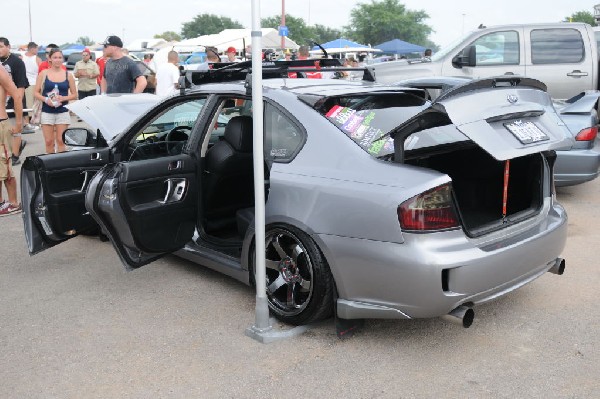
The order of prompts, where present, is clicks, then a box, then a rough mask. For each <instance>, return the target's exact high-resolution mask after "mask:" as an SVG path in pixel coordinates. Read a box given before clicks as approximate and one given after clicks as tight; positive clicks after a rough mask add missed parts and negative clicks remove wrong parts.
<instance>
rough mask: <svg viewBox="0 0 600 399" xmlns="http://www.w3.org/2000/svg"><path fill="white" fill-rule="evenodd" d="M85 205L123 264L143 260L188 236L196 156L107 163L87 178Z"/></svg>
mask: <svg viewBox="0 0 600 399" xmlns="http://www.w3.org/2000/svg"><path fill="white" fill-rule="evenodd" d="M86 207H87V209H88V210H89V211H90V213H91V215H92V217H93V218H94V219H96V221H97V222H98V223H99V224H100V225H101V226H102V227H103V228H104V230H105V231H106V232H107V233H108V236H109V238H110V239H111V242H112V243H113V245H114V246H115V249H116V250H117V252H118V253H119V256H120V257H121V260H122V261H123V263H124V264H125V267H126V268H127V269H130V268H137V267H140V266H143V265H145V264H148V263H150V262H152V261H154V260H156V259H158V258H159V257H161V256H163V255H164V254H166V253H170V252H173V251H176V250H178V249H181V248H183V246H184V245H185V244H186V243H187V242H189V241H190V240H191V239H192V236H193V233H194V230H195V225H196V215H197V209H198V184H197V180H196V161H195V160H194V159H193V158H192V157H190V156H189V155H186V154H182V155H176V156H171V157H165V158H157V159H150V160H144V161H135V162H122V163H119V164H115V165H109V166H107V167H106V168H104V169H103V170H102V171H101V172H100V173H98V174H97V175H96V176H95V177H94V179H93V181H92V182H91V185H90V189H89V190H88V194H87V196H86Z"/></svg>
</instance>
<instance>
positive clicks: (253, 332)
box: [245, 320, 309, 344]
mask: <svg viewBox="0 0 600 399" xmlns="http://www.w3.org/2000/svg"><path fill="white" fill-rule="evenodd" d="M273 321H274V320H271V325H273ZM308 329H309V326H297V327H294V328H291V329H289V330H284V331H276V330H274V329H273V327H271V326H269V327H267V328H258V327H256V326H251V327H248V328H247V329H246V332H245V334H246V335H247V336H248V337H250V338H252V339H255V340H257V341H258V342H260V343H263V344H270V343H271V342H275V341H281V340H283V339H288V338H293V337H296V336H298V335H300V334H302V333H304V332H306V331H307V330H308Z"/></svg>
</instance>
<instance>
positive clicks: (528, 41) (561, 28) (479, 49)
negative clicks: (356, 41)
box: [372, 23, 598, 100]
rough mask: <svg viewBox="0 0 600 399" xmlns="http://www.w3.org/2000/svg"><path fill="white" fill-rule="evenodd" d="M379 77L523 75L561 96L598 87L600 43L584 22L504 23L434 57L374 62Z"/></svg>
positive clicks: (467, 37)
mask: <svg viewBox="0 0 600 399" xmlns="http://www.w3.org/2000/svg"><path fill="white" fill-rule="evenodd" d="M372 67H373V68H374V70H375V76H376V78H377V81H378V82H382V83H395V82H398V81H400V80H403V79H408V78H416V77H428V76H457V77H470V78H487V77H492V76H499V75H521V76H526V77H530V78H535V79H538V80H541V81H542V82H544V83H545V84H546V85H547V87H548V92H549V93H550V95H551V96H552V97H553V98H555V99H559V100H560V99H567V98H570V97H572V96H574V95H576V94H578V93H581V92H584V91H586V90H597V89H598V47H597V44H596V38H595V35H594V31H593V29H592V27H591V26H590V25H588V24H584V23H547V24H521V25H502V26H494V27H489V28H482V29H478V30H476V31H473V32H470V33H468V34H466V35H465V36H464V37H462V38H460V39H459V40H457V41H455V42H454V43H453V44H451V45H449V46H447V47H446V48H444V49H442V50H440V51H438V52H437V53H435V54H434V55H433V56H432V57H431V61H429V60H419V61H417V62H410V61H406V60H399V61H390V62H382V63H379V64H374V65H372Z"/></svg>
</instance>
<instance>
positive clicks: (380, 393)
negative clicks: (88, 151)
mask: <svg viewBox="0 0 600 399" xmlns="http://www.w3.org/2000/svg"><path fill="white" fill-rule="evenodd" d="M23 137H24V138H25V139H26V140H27V141H28V145H27V147H26V148H25V151H24V155H26V156H29V155H34V154H39V153H42V152H43V148H44V146H43V138H42V135H41V132H39V131H38V132H37V133H34V134H27V135H24V136H23ZM16 169H17V172H18V171H19V169H20V167H17V168H16ZM558 199H559V201H560V202H562V203H563V204H564V206H565V207H566V208H567V211H568V214H569V235H568V242H567V247H566V249H565V251H564V253H563V257H564V258H565V259H566V271H565V274H564V275H563V276H557V275H553V274H549V273H548V274H546V275H544V276H542V277H541V278H539V279H538V280H536V281H534V282H533V283H531V284H528V285H526V286H525V287H523V288H521V289H519V290H517V291H516V292H514V293H511V294H509V295H508V296H505V297H503V298H501V299H499V300H497V301H495V302H492V303H489V304H486V305H482V306H480V307H477V308H476V309H475V321H474V323H473V326H472V327H471V328H469V329H463V328H461V327H459V326H457V325H454V324H449V323H447V322H445V321H443V320H441V319H429V320H412V321H398V320H368V321H367V322H366V323H365V325H364V327H363V328H362V329H360V330H359V331H358V332H357V333H356V334H355V335H354V336H353V337H351V338H349V339H345V340H339V339H338V338H337V337H336V335H335V330H334V325H333V321H332V320H329V321H326V322H324V323H322V324H320V325H318V326H316V327H314V328H312V329H310V330H309V331H308V332H307V333H305V334H303V335H301V336H299V337H296V338H293V339H288V340H284V341H279V342H275V343H271V344H261V343H258V342H257V341H255V340H253V339H250V338H248V337H246V336H245V335H244V330H245V329H246V328H247V327H248V326H250V325H252V323H253V322H254V291H253V290H252V289H251V288H249V287H246V286H244V285H243V284H240V283H238V282H236V281H234V280H232V279H230V278H228V277H225V276H222V275H220V274H218V273H215V272H213V271H210V270H208V269H205V268H203V267H202V266H199V265H196V264H193V263H191V262H188V261H186V260H183V259H180V258H177V257H175V256H167V257H165V258H163V259H161V260H159V261H157V262H154V263H153V264H150V265H148V266H145V267H143V268H141V269H139V270H136V271H133V272H126V271H125V270H124V268H123V267H122V266H121V263H120V261H119V259H118V257H117V255H116V253H115V252H114V250H113V249H112V247H111V245H110V243H107V242H101V241H100V240H98V239H97V238H95V237H76V238H74V239H72V240H70V241H68V242H66V243H63V244H61V245H59V246H57V247H54V248H50V249H49V250H47V251H45V252H43V253H41V254H38V255H36V256H31V257H30V256H29V255H28V253H27V249H26V245H25V240H24V236H23V224H22V218H21V216H20V215H18V216H17V215H15V216H8V217H3V218H0V251H1V252H0V253H1V259H2V260H1V261H0V398H167V397H168V398H257V397H264V398H280V397H284V396H298V397H304V398H314V397H330V398H433V397H436V398H597V397H600V378H599V377H600V345H599V344H598V341H599V332H600V321H599V320H600V307H599V306H598V300H599V299H600V294H599V292H600V289H599V288H600V271H599V265H598V254H599V252H598V247H597V245H598V242H600V232H599V229H598V227H597V226H598V225H599V222H600V180H596V181H592V182H589V183H586V184H583V185H580V186H575V187H571V188H563V189H559V191H558ZM278 327H279V326H278Z"/></svg>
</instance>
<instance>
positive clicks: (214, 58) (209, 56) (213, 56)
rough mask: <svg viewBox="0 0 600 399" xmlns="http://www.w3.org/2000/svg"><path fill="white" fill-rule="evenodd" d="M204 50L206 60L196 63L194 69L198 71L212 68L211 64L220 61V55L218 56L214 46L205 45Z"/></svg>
mask: <svg viewBox="0 0 600 399" xmlns="http://www.w3.org/2000/svg"><path fill="white" fill-rule="evenodd" d="M204 51H205V52H206V61H205V62H203V63H200V64H198V66H197V67H196V70H198V71H208V70H209V69H212V68H213V66H212V64H217V63H219V62H221V57H219V52H218V50H217V48H216V47H206V49H205V50H204Z"/></svg>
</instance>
